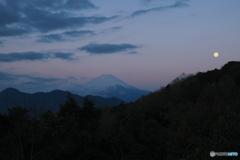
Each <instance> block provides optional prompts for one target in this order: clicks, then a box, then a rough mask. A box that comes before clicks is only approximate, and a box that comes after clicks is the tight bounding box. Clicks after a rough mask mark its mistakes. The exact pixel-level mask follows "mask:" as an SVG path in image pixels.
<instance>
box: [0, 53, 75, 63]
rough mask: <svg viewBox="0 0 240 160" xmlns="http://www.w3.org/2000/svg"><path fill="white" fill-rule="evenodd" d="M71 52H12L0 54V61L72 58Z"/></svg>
mask: <svg viewBox="0 0 240 160" xmlns="http://www.w3.org/2000/svg"><path fill="white" fill-rule="evenodd" d="M72 55H73V53H62V52H58V53H38V52H19V53H17V52H14V53H7V54H0V62H16V61H41V60H47V59H55V58H57V59H62V60H73V59H72V57H71V56H72Z"/></svg>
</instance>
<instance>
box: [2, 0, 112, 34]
mask: <svg viewBox="0 0 240 160" xmlns="http://www.w3.org/2000/svg"><path fill="white" fill-rule="evenodd" d="M93 8H96V6H95V5H94V4H92V3H91V2H90V1H89V0H31V1H29V0H21V1H18V0H2V1H0V15H1V17H3V18H0V36H19V35H23V34H27V33H29V32H32V31H40V32H49V31H53V30H58V29H66V28H77V27H82V26H84V25H86V24H98V23H102V22H105V21H109V20H111V19H113V18H116V16H113V17H103V16H76V14H75V11H79V10H83V9H93Z"/></svg>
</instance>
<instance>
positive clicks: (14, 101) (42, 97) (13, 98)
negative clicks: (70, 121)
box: [0, 88, 125, 113]
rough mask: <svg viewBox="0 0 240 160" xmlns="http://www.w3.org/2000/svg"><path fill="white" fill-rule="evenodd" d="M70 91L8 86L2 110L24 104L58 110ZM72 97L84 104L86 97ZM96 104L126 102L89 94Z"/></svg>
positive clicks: (1, 97)
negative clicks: (23, 90) (42, 90)
mask: <svg viewBox="0 0 240 160" xmlns="http://www.w3.org/2000/svg"><path fill="white" fill-rule="evenodd" d="M68 93H69V92H67V91H61V90H53V91H51V92H46V93H44V92H38V93H34V94H30V93H24V92H20V91H19V90H17V89H14V88H7V89H5V90H3V91H2V92H0V112H3V113H5V112H6V111H7V109H8V108H13V107H17V106H22V107H26V108H28V109H29V108H34V109H36V110H38V111H41V110H43V111H45V110H48V109H50V110H52V111H54V112H55V111H58V110H59V104H64V103H65V101H66V98H67V95H68ZM72 97H73V98H74V99H75V100H76V101H77V102H78V105H79V106H82V102H83V99H84V97H82V96H79V95H77V94H72ZM88 98H89V99H90V100H92V101H93V102H94V104H95V107H101V106H116V105H119V104H121V103H125V102H124V101H123V100H120V99H118V98H115V97H112V98H103V97H100V96H91V95H90V96H88Z"/></svg>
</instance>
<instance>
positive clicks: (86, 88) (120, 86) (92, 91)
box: [72, 74, 149, 102]
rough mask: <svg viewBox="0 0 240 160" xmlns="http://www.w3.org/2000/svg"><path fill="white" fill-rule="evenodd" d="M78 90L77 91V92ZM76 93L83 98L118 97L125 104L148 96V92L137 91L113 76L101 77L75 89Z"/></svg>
mask: <svg viewBox="0 0 240 160" xmlns="http://www.w3.org/2000/svg"><path fill="white" fill-rule="evenodd" d="M76 89H77V91H76ZM72 92H75V93H77V94H79V95H81V96H86V95H94V96H101V97H104V98H111V97H116V98H119V99H121V100H123V101H125V102H131V101H132V102H133V101H135V100H137V99H138V98H140V97H141V96H142V95H146V94H148V93H149V92H148V91H146V90H140V89H137V88H135V87H133V86H131V85H129V84H127V83H126V82H124V81H122V80H120V79H118V78H116V77H114V76H113V75H108V74H106V75H101V76H99V77H97V78H95V79H93V80H91V81H89V82H87V83H85V84H82V85H80V86H78V87H77V88H75V91H72Z"/></svg>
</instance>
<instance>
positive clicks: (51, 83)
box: [0, 71, 67, 92]
mask: <svg viewBox="0 0 240 160" xmlns="http://www.w3.org/2000/svg"><path fill="white" fill-rule="evenodd" d="M0 82H1V86H0V89H1V90H3V89H6V88H8V87H14V88H17V89H20V90H21V91H27V92H36V91H50V90H53V89H56V88H58V87H60V86H64V84H65V83H66V82H67V79H60V78H44V77H37V76H32V75H23V74H12V73H6V72H1V71H0Z"/></svg>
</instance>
